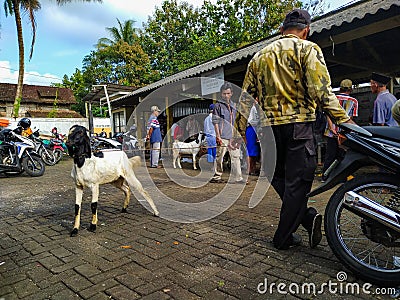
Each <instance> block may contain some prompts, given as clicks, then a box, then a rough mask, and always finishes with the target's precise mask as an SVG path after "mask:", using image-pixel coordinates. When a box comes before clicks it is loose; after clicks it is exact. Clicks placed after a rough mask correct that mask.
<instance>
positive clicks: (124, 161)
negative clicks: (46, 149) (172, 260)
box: [67, 125, 159, 236]
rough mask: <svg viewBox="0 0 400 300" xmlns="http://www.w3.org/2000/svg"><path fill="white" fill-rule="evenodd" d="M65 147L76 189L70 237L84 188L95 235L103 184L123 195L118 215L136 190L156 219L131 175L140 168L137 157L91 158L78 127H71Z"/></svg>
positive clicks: (110, 154)
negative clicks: (87, 190) (89, 193)
mask: <svg viewBox="0 0 400 300" xmlns="http://www.w3.org/2000/svg"><path fill="white" fill-rule="evenodd" d="M67 147H68V153H69V155H70V156H71V157H73V158H74V166H73V168H72V171H71V176H72V178H73V179H74V181H75V185H76V189H75V191H76V201H75V223H74V229H73V230H72V232H71V236H76V235H77V234H78V230H79V226H80V213H81V204H82V195H83V189H84V188H85V187H88V188H90V189H91V191H92V204H91V209H92V222H91V224H90V227H89V231H93V232H94V231H96V227H97V202H98V198H99V186H100V184H104V183H111V184H113V185H114V186H116V187H117V188H119V189H121V190H122V191H123V192H124V194H125V201H124V206H123V208H122V212H126V208H127V207H128V205H129V201H130V194H131V189H136V190H137V191H138V192H139V193H140V194H141V195H142V196H143V197H144V198H145V199H146V200H147V202H148V203H149V205H150V206H151V208H152V209H153V212H154V215H156V216H158V214H159V213H158V210H157V208H156V206H155V205H154V202H153V200H152V199H151V197H150V195H149V194H148V193H147V192H146V191H145V190H144V189H143V186H142V184H141V183H140V182H139V180H138V179H137V178H136V176H135V173H134V172H133V168H134V167H135V166H138V165H140V157H132V158H131V159H128V157H127V155H126V154H125V152H123V151H118V150H115V151H105V152H102V155H101V156H102V157H96V156H93V155H92V153H91V148H90V140H89V136H88V133H87V130H86V128H85V127H83V126H79V125H74V126H72V127H71V129H70V131H69V134H68V140H67Z"/></svg>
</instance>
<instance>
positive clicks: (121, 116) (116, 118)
mask: <svg viewBox="0 0 400 300" xmlns="http://www.w3.org/2000/svg"><path fill="white" fill-rule="evenodd" d="M113 122H114V133H117V132H125V131H126V128H125V125H126V124H125V112H124V111H119V112H116V113H113Z"/></svg>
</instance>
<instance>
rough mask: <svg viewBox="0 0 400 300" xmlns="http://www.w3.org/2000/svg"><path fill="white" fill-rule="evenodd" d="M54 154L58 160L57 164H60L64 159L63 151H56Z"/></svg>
mask: <svg viewBox="0 0 400 300" xmlns="http://www.w3.org/2000/svg"><path fill="white" fill-rule="evenodd" d="M53 154H54V157H55V158H56V163H58V162H59V161H60V160H62V159H63V157H64V152H63V151H61V150H60V149H54V150H53Z"/></svg>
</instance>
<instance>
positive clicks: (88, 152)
mask: <svg viewBox="0 0 400 300" xmlns="http://www.w3.org/2000/svg"><path fill="white" fill-rule="evenodd" d="M84 141H85V142H84V144H83V145H84V150H85V154H86V155H87V156H88V157H91V156H92V148H91V147H90V139H89V137H88V136H85V137H84Z"/></svg>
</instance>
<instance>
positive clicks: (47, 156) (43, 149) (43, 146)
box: [29, 129, 57, 166]
mask: <svg viewBox="0 0 400 300" xmlns="http://www.w3.org/2000/svg"><path fill="white" fill-rule="evenodd" d="M29 138H30V139H31V140H32V141H33V142H34V145H35V151H36V152H37V153H38V154H39V155H40V157H41V158H42V160H43V162H44V163H45V164H46V165H48V166H54V165H55V164H56V162H57V161H56V157H55V156H54V153H53V151H51V149H50V147H49V144H48V143H46V142H44V140H42V139H41V138H39V129H37V130H36V131H34V132H33V133H32V134H31V135H30V136H29Z"/></svg>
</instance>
